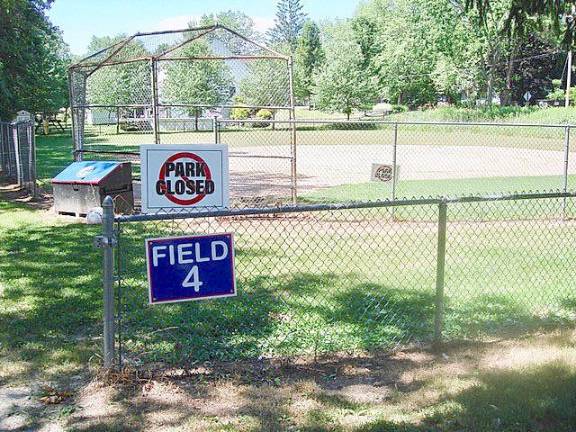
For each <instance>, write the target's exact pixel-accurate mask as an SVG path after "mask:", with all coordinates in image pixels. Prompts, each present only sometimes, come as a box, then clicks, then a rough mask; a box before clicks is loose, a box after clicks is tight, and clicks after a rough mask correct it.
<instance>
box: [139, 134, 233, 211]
mask: <svg viewBox="0 0 576 432" xmlns="http://www.w3.org/2000/svg"><path fill="white" fill-rule="evenodd" d="M140 160H141V163H142V213H155V212H158V211H161V210H172V209H176V208H179V209H182V208H191V207H211V208H224V207H228V200H229V195H228V147H227V146H225V145H222V144H218V145H212V144H201V145H200V144H198V145H192V144H188V145H161V144H156V145H142V146H140Z"/></svg>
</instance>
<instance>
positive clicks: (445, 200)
mask: <svg viewBox="0 0 576 432" xmlns="http://www.w3.org/2000/svg"><path fill="white" fill-rule="evenodd" d="M552 198H576V191H574V192H560V191H557V192H542V193H541V192H533V193H532V192H526V193H517V194H509V195H483V196H462V197H439V198H414V199H403V200H395V201H391V200H385V201H370V202H348V203H341V204H305V205H294V206H285V207H264V208H241V209H220V210H211V209H209V208H208V209H205V210H199V211H181V212H180V211H179V212H170V213H154V214H135V215H123V216H116V217H115V218H114V221H115V222H149V221H161V220H174V219H198V218H207V217H208V218H210V217H224V216H258V215H271V214H283V213H303V212H317V211H331V210H354V209H367V208H389V207H406V206H419V205H433V204H436V205H439V204H450V203H453V204H456V203H473V202H492V201H516V200H531V199H552Z"/></svg>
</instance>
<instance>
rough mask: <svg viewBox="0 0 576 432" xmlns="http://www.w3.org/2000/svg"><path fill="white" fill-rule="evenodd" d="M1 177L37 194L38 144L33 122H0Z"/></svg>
mask: <svg viewBox="0 0 576 432" xmlns="http://www.w3.org/2000/svg"><path fill="white" fill-rule="evenodd" d="M0 176H2V177H6V178H7V179H8V181H13V182H15V183H17V184H18V186H19V187H21V188H23V189H25V190H27V191H28V192H29V193H31V194H32V195H34V194H35V193H36V144H35V138H34V123H33V122H32V121H20V122H12V123H8V122H0Z"/></svg>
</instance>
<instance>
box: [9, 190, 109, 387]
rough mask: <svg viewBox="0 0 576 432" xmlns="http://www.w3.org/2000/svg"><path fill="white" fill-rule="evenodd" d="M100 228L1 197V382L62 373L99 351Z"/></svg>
mask: <svg viewBox="0 0 576 432" xmlns="http://www.w3.org/2000/svg"><path fill="white" fill-rule="evenodd" d="M95 232H96V228H90V227H87V226H86V225H83V224H82V225H81V224H72V225H70V224H63V223H61V222H60V221H57V220H55V219H54V218H53V217H50V216H47V215H46V214H45V213H44V212H41V211H33V210H30V209H27V208H26V207H24V206H22V205H16V204H12V203H9V202H6V201H4V200H1V199H0V358H1V360H0V372H1V373H0V382H1V381H2V380H8V379H10V380H13V381H18V380H19V379H22V378H25V377H27V376H30V375H33V374H44V375H45V377H48V378H49V379H61V378H65V377H66V376H68V375H70V374H74V373H79V372H82V371H83V370H84V369H85V367H86V364H87V362H88V359H89V358H90V357H92V356H93V355H94V354H96V353H97V352H98V348H99V347H98V343H97V341H96V340H95V339H94V337H96V336H98V335H99V334H100V326H99V317H100V315H101V313H100V309H101V288H100V271H101V270H100V265H99V264H100V260H99V259H98V255H99V254H98V252H97V251H96V250H95V249H94V248H93V247H92V245H91V242H92V237H93V235H94V234H95Z"/></svg>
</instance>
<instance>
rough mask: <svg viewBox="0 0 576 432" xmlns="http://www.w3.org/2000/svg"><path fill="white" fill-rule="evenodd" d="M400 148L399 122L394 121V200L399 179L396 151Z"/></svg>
mask: <svg viewBox="0 0 576 432" xmlns="http://www.w3.org/2000/svg"><path fill="white" fill-rule="evenodd" d="M397 149H398V123H394V143H393V144H392V201H394V200H396V182H397V181H398V173H397V166H396V165H397V163H396V152H397Z"/></svg>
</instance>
